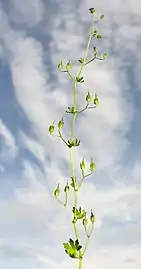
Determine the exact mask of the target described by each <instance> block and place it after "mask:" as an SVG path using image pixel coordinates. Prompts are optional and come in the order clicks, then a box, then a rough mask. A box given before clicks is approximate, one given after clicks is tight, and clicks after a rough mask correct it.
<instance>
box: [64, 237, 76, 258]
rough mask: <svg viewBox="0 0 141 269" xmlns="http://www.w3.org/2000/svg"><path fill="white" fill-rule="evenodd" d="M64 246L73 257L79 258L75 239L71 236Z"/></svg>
mask: <svg viewBox="0 0 141 269" xmlns="http://www.w3.org/2000/svg"><path fill="white" fill-rule="evenodd" d="M63 246H64V248H65V252H66V253H67V254H68V255H69V256H70V257H71V258H77V257H78V255H77V249H76V247H75V244H74V241H73V240H72V239H71V238H70V239H69V243H63Z"/></svg>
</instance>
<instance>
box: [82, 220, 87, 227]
mask: <svg viewBox="0 0 141 269" xmlns="http://www.w3.org/2000/svg"><path fill="white" fill-rule="evenodd" d="M82 223H83V225H84V226H85V227H86V226H87V224H88V219H87V218H84V219H83V220H82Z"/></svg>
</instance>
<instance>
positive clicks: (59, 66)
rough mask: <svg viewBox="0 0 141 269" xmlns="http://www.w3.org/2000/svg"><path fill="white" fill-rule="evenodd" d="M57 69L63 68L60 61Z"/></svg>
mask: <svg viewBox="0 0 141 269" xmlns="http://www.w3.org/2000/svg"><path fill="white" fill-rule="evenodd" d="M58 68H59V69H62V68H63V62H62V61H60V63H59V64H58Z"/></svg>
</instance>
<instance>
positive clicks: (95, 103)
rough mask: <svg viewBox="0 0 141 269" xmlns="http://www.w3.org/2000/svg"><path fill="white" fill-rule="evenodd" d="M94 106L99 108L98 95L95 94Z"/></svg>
mask: <svg viewBox="0 0 141 269" xmlns="http://www.w3.org/2000/svg"><path fill="white" fill-rule="evenodd" d="M94 105H95V106H98V105H99V99H98V96H97V94H95V97H94Z"/></svg>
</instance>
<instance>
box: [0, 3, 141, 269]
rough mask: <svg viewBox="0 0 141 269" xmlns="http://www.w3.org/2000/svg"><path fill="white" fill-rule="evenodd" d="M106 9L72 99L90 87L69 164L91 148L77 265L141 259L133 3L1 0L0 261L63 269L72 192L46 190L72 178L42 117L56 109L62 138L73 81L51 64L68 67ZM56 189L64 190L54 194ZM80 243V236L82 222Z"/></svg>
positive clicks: (140, 15)
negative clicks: (87, 216) (91, 223)
mask: <svg viewBox="0 0 141 269" xmlns="http://www.w3.org/2000/svg"><path fill="white" fill-rule="evenodd" d="M91 7H94V8H95V9H96V15H95V16H96V20H97V18H98V17H99V16H100V15H101V14H104V15H105V18H104V20H103V21H101V22H100V23H96V27H98V29H99V30H100V32H101V33H102V35H103V39H102V40H100V41H96V40H95V39H93V41H92V46H91V48H90V52H89V57H90V56H91V53H92V47H93V46H95V45H97V46H98V47H99V52H100V53H107V54H108V58H107V59H106V60H105V61H95V62H93V63H91V64H90V65H88V66H87V67H86V68H85V70H84V73H83V75H84V79H85V83H84V84H82V85H79V86H78V89H77V105H78V107H79V108H83V107H84V106H85V95H86V93H87V91H88V89H89V91H90V92H91V93H92V95H94V93H97V94H98V96H99V99H100V104H99V107H98V108H97V109H94V110H88V111H85V113H83V114H81V115H80V116H79V117H78V118H77V120H76V125H75V134H76V136H77V137H78V138H79V139H80V141H81V145H80V147H78V148H76V149H75V155H74V160H75V174H76V176H77V178H79V177H80V169H79V163H80V161H81V159H82V158H83V157H84V158H85V160H86V165H87V167H88V166H89V161H90V157H92V158H93V159H94V161H95V164H96V171H95V173H94V174H93V175H92V176H91V177H88V178H86V179H85V181H84V183H83V185H82V187H81V189H80V192H79V196H78V203H79V205H81V206H82V207H84V208H85V209H86V210H87V212H88V213H89V212H90V209H93V212H94V214H95V215H96V222H95V228H94V232H93V234H92V237H91V240H90V244H89V247H88V250H87V252H86V255H85V258H84V264H83V268H84V269H85V268H89V269H93V268H96V269H103V268H104V269H113V268H114V269H134V268H136V269H140V268H141V209H140V204H141V138H140V137H141V136H140V132H141V49H140V44H141V3H140V1H139V0H128V1H127V0H126V1H124V5H123V1H121V0H112V1H110V4H107V3H106V4H105V1H104V0H96V1H92V0H81V1H75V0H72V1H63V0H54V1H51V0H24V1H22V0H0V268H2V269H19V268H21V269H25V268H28V269H45V268H50V269H60V268H61V269H66V268H68V269H71V268H72V267H73V268H74V267H76V268H77V261H76V260H73V259H70V258H69V257H68V256H67V255H66V253H65V252H64V249H63V245H62V243H63V242H67V241H68V239H69V238H70V237H72V238H73V237H74V233H73V228H72V226H71V209H72V203H71V202H72V196H71V194H70V199H69V204H68V207H67V208H66V209H65V208H63V207H62V206H61V205H60V204H59V203H58V202H57V201H56V200H55V199H54V197H53V194H52V193H53V190H54V189H55V187H56V186H57V184H58V182H60V186H61V190H63V188H64V186H65V184H66V182H67V180H69V179H70V163H69V151H68V149H67V148H66V146H65V145H64V144H63V143H62V141H61V140H59V139H57V138H55V137H51V136H50V135H49V133H48V126H49V125H50V124H51V123H52V122H53V121H54V120H55V121H56V122H58V121H59V120H60V119H61V118H62V116H63V117H64V122H65V125H64V129H63V134H64V137H65V138H66V139H67V140H68V137H69V132H70V119H71V118H70V117H69V116H68V115H66V116H64V115H65V110H66V109H67V107H68V106H71V105H72V104H73V103H72V102H73V89H72V83H71V81H70V80H69V78H68V77H67V76H66V74H65V73H61V72H59V71H58V68H57V65H58V63H59V62H60V60H63V61H64V62H67V61H68V60H71V62H72V73H73V74H76V72H77V70H78V68H79V63H78V59H79V58H80V57H82V55H83V53H84V50H85V47H86V42H87V38H88V33H89V28H90V23H91V16H90V14H89V11H88V9H89V8H91ZM61 195H62V197H63V194H61ZM80 236H81V240H82V243H84V242H85V236H84V233H83V229H82V227H80Z"/></svg>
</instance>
